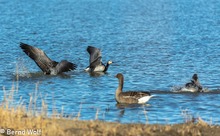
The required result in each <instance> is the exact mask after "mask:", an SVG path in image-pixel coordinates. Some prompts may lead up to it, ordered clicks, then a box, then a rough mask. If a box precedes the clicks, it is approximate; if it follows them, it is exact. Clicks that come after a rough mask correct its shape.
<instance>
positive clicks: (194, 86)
mask: <svg viewBox="0 0 220 136" xmlns="http://www.w3.org/2000/svg"><path fill="white" fill-rule="evenodd" d="M182 90H185V91H189V92H202V90H203V88H202V86H201V84H200V83H199V79H198V75H197V74H193V76H192V79H191V82H189V83H186V84H185V87H184V88H183V89H182Z"/></svg>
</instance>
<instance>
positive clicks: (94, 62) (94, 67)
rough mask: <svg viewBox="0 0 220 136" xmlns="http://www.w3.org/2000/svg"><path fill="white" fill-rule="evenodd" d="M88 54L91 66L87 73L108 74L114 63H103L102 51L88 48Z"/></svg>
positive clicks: (91, 47)
mask: <svg viewBox="0 0 220 136" xmlns="http://www.w3.org/2000/svg"><path fill="white" fill-rule="evenodd" d="M87 52H88V53H89V55H90V59H89V63H90V64H89V66H88V67H87V68H86V69H85V71H87V72H106V71H107V70H108V67H109V65H110V64H112V61H111V60H109V61H108V62H107V64H106V65H104V64H103V63H102V56H101V51H100V49H98V48H96V47H93V46H88V47H87Z"/></svg>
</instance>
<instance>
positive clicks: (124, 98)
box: [115, 73, 153, 104]
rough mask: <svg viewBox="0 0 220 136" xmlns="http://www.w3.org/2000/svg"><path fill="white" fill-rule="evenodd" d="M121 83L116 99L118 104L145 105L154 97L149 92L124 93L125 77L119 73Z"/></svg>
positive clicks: (117, 76)
mask: <svg viewBox="0 0 220 136" xmlns="http://www.w3.org/2000/svg"><path fill="white" fill-rule="evenodd" d="M115 77H116V78H118V81H119V85H118V88H117V89H116V92H115V99H116V101H117V103H124V104H134V103H139V104H143V103H146V102H147V101H149V100H150V98H151V97H153V95H151V94H150V93H149V92H133V91H129V92H122V89H123V84H124V77H123V75H122V74H121V73H118V74H117V75H116V76H115Z"/></svg>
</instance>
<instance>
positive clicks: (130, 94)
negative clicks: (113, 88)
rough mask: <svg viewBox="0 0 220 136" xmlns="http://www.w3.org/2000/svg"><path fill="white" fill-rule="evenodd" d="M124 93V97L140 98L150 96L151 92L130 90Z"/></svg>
mask: <svg viewBox="0 0 220 136" xmlns="http://www.w3.org/2000/svg"><path fill="white" fill-rule="evenodd" d="M122 95H123V97H124V98H134V99H139V98H141V97H144V96H150V93H149V92H132V91H128V92H122Z"/></svg>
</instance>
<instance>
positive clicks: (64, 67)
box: [20, 43, 76, 75]
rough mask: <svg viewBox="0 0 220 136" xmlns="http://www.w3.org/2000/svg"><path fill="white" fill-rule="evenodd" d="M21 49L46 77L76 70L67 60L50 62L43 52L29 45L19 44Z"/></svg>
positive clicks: (74, 65)
mask: <svg viewBox="0 0 220 136" xmlns="http://www.w3.org/2000/svg"><path fill="white" fill-rule="evenodd" d="M20 47H21V49H22V50H23V51H24V52H25V53H26V54H27V55H28V56H29V57H30V58H31V59H33V60H34V61H35V63H36V64H37V65H38V66H39V68H40V69H41V70H42V71H43V72H44V74H47V75H57V74H60V73H62V72H68V71H71V70H75V69H76V64H73V63H71V62H69V61H67V60H62V61H61V62H56V61H53V60H51V59H50V58H49V57H48V56H47V55H46V54H45V52H44V51H42V50H41V49H39V48H36V47H33V46H31V45H28V44H25V43H20Z"/></svg>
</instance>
